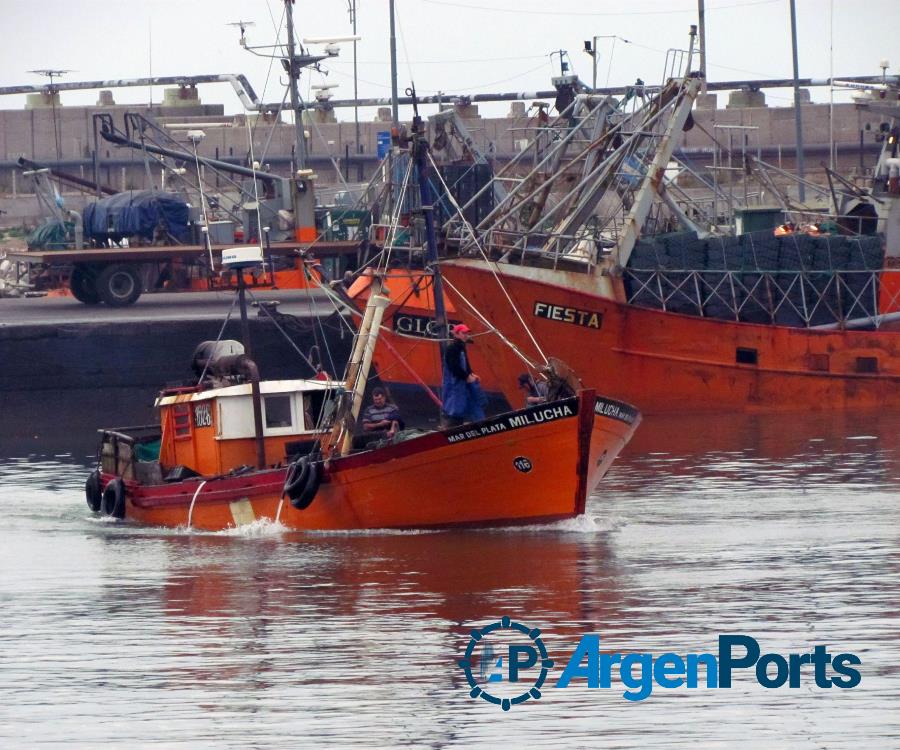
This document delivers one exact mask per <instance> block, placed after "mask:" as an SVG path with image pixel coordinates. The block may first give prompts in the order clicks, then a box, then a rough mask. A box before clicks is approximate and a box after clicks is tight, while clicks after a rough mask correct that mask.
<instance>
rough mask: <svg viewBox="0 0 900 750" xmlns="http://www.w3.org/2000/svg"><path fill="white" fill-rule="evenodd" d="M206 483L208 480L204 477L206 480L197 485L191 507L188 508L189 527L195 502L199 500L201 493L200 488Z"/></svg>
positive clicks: (189, 526)
mask: <svg viewBox="0 0 900 750" xmlns="http://www.w3.org/2000/svg"><path fill="white" fill-rule="evenodd" d="M205 484H206V480H205V479H204V480H203V481H202V482H200V484H199V485H198V486H197V491H196V492H194V496H193V497H192V498H191V505H190V507H189V508H188V519H187V525H188V528H191V517H192V516H193V515H194V503H195V502H197V495H199V494H200V490H202V489H203V485H205Z"/></svg>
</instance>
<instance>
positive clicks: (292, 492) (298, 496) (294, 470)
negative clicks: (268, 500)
mask: <svg viewBox="0 0 900 750" xmlns="http://www.w3.org/2000/svg"><path fill="white" fill-rule="evenodd" d="M321 483H322V467H321V464H320V463H318V462H317V461H313V460H311V459H310V457H309V456H301V457H300V458H298V459H297V460H296V461H294V463H292V464H291V465H290V467H289V468H288V471H287V475H286V476H285V478H284V490H283V491H282V495H287V496H288V497H289V498H290V499H291V505H293V506H294V507H295V508H296V509H297V510H306V509H307V508H308V507H309V506H310V503H312V501H313V498H315V496H316V493H317V492H318V491H319V485H320V484H321Z"/></svg>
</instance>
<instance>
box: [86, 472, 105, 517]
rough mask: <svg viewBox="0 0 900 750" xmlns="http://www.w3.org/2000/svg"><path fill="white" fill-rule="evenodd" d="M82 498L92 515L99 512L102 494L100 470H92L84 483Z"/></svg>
mask: <svg viewBox="0 0 900 750" xmlns="http://www.w3.org/2000/svg"><path fill="white" fill-rule="evenodd" d="M84 497H85V499H86V500H87V504H88V508H90V509H91V511H93V512H94V513H96V512H97V511H99V510H100V503H101V501H102V500H103V492H101V491H100V469H94V470H93V471H92V472H91V473H90V474H88V478H87V479H86V480H85V482H84Z"/></svg>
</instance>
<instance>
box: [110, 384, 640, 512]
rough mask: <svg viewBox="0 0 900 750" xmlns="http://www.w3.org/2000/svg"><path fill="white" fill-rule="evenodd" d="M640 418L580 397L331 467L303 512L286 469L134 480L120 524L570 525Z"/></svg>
mask: <svg viewBox="0 0 900 750" xmlns="http://www.w3.org/2000/svg"><path fill="white" fill-rule="evenodd" d="M173 405H174V402H173ZM205 420H206V418H205V416H203V417H202V420H201V421H205ZM639 421H640V416H639V414H638V412H637V410H635V409H634V408H633V407H631V406H629V405H628V404H624V403H621V402H617V401H612V400H610V399H605V398H598V397H596V396H595V394H594V392H593V391H582V392H581V393H580V394H579V395H578V396H576V397H572V398H569V399H564V400H562V401H556V402H553V403H548V404H541V405H537V406H532V407H529V408H527V409H522V410H519V411H515V412H510V413H506V414H502V415H499V416H496V417H492V418H489V419H485V420H483V421H481V422H477V423H471V424H467V425H463V426H461V427H455V428H450V429H445V430H441V431H438V432H431V433H426V434H423V435H421V436H419V437H414V438H412V439H409V440H406V441H404V442H400V443H396V444H393V445H387V446H385V447H381V448H375V449H372V450H364V451H362V452H359V453H355V454H350V455H348V456H343V457H340V458H335V459H332V460H331V461H329V462H326V464H325V465H324V468H323V472H322V478H321V484H320V486H319V488H318V491H317V492H316V494H315V497H314V499H313V501H312V502H311V504H310V505H309V506H308V507H307V508H305V509H304V510H298V509H297V508H295V507H294V506H293V505H292V504H291V502H290V501H289V500H288V499H287V498H286V497H285V496H284V495H283V490H284V484H285V478H286V474H287V471H288V469H287V466H285V465H281V466H276V467H274V468H271V469H265V470H260V471H250V472H246V473H243V474H241V473H237V474H233V475H225V476H221V475H212V476H209V475H207V476H197V477H193V478H190V479H186V480H183V481H180V482H173V483H165V482H160V483H155V484H147V483H145V482H140V481H138V480H137V479H136V478H134V474H133V473H132V475H131V477H132V478H127V477H126V480H125V482H124V494H125V506H124V516H125V518H128V519H131V520H135V521H138V522H141V523H148V524H154V525H162V526H191V527H195V528H200V529H208V530H220V529H226V528H231V527H235V526H241V525H245V524H247V523H251V522H253V521H255V520H258V519H268V520H272V521H278V522H280V523H281V524H283V525H284V526H286V527H288V528H291V529H310V530H312V529H378V528H433V527H447V526H489V525H497V524H504V525H506V524H521V523H535V522H545V521H553V520H559V519H564V518H572V517H574V516H577V515H579V514H582V513H584V509H585V502H586V498H587V495H588V493H589V492H590V491H591V490H592V489H593V488H594V487H595V486H596V485H597V483H598V482H599V481H600V479H601V478H602V477H603V476H604V475H605V473H606V472H607V471H608V470H609V467H610V465H611V464H612V461H613V460H614V458H615V457H616V456H617V455H618V453H619V451H620V450H621V449H622V447H624V445H625V444H626V443H627V442H628V440H629V439H630V437H631V435H632V434H633V433H634V430H635V429H636V428H637V425H638V423H639ZM268 450H270V448H269V446H268V445H267V451H268ZM161 458H162V456H161ZM277 459H280V460H281V461H282V462H284V460H285V456H284V455H283V454H282V455H278V456H276V455H274V451H273V455H270V456H269V460H270V461H271V460H277ZM109 468H111V466H110V464H109V463H108V462H107V463H105V464H104V470H103V472H102V474H101V483H102V484H101V486H102V487H103V488H105V491H106V492H109V491H111V490H110V488H111V487H114V486H115V485H114V484H113V483H114V481H115V480H116V476H117V473H113V472H110V471H108V469H109Z"/></svg>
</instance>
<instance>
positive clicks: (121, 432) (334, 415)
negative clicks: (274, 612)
mask: <svg viewBox="0 0 900 750" xmlns="http://www.w3.org/2000/svg"><path fill="white" fill-rule="evenodd" d="M416 128H417V129H416V130H414V145H416V144H421V143H422V140H421V138H420V136H419V135H418V134H420V133H421V129H420V128H421V123H420V121H419V120H418V117H417V118H416ZM418 165H419V168H420V169H423V155H422V153H421V152H419V154H418ZM426 185H427V180H425V179H422V180H421V181H420V188H421V189H422V190H423V195H422V197H423V200H422V204H423V206H428V205H430V204H429V201H428V200H427V197H428V196H427V188H426V187H425V186H426ZM425 221H426V223H427V224H429V225H430V214H429V213H428V211H427V209H426V210H425ZM430 239H432V240H433V235H430ZM429 249H430V252H436V249H435V247H434V244H433V242H429ZM261 258H262V252H261V248H260V250H259V252H258V253H256V252H251V251H250V250H248V249H246V248H239V249H235V250H234V251H229V252H228V253H227V254H226V253H223V265H227V266H228V267H230V268H233V269H235V270H238V271H239V273H238V295H239V300H240V303H241V304H240V310H241V318H242V322H244V324H245V325H244V329H245V334H244V335H245V340H246V328H247V326H246V304H245V300H244V289H245V285H246V282H245V280H244V274H243V269H244V268H248V267H251V266H253V265H254V264H255V263H256V264H258V263H259V262H260V260H261ZM433 281H434V282H435V284H436V290H437V293H436V303H437V308H438V310H437V314H438V316H439V317H441V318H444V319H445V318H446V313H445V311H444V310H443V309H442V308H441V302H442V300H443V295H442V294H441V293H440V274H439V273H438V274H435V275H434V276H433ZM381 287H382V285H381V282H380V281H377V282H376V284H375V286H373V287H372V288H371V289H370V290H369V291H370V294H369V295H368V299H367V303H366V307H365V311H364V314H363V317H362V322H361V324H360V327H359V330H358V333H357V335H356V339H355V342H354V346H353V353H352V355H351V358H350V362H349V364H348V366H347V377H346V380H345V381H344V382H342V383H338V382H335V381H328V380H321V381H319V380H311V381H310V380H297V381H273V382H265V381H261V380H260V378H259V373H258V371H257V368H256V366H255V364H254V363H253V361H252V360H251V359H250V358H249V357H248V356H247V355H245V354H244V352H243V349H242V347H241V346H240V345H238V344H237V342H207V343H205V344H204V345H201V346H200V347H199V348H198V351H197V352H196V353H195V358H194V370H195V372H196V373H198V375H199V378H198V380H197V382H196V384H195V385H192V386H187V387H184V388H179V389H175V390H168V391H163V393H162V394H161V395H160V397H159V398H158V399H157V401H156V406H157V407H158V408H159V410H160V426H159V428H158V429H153V428H142V429H132V430H129V429H118V430H104V431H103V437H102V441H101V448H100V457H99V466H98V467H97V469H95V471H94V472H93V473H92V474H91V475H90V476H89V478H88V480H87V483H86V487H85V490H86V495H87V501H88V505H89V506H90V507H91V509H92V510H94V511H99V512H101V513H103V514H105V515H109V516H113V517H115V518H127V519H132V520H135V521H139V522H142V523H149V524H156V525H162V526H188V527H197V528H202V529H208V530H220V529H226V528H230V527H234V526H241V525H246V524H248V523H252V522H253V521H255V520H257V519H268V520H271V521H277V522H279V523H281V524H283V525H284V526H286V527H288V528H291V529H303V530H319V529H341V530H346V529H376V528H433V527H447V526H487V525H499V524H503V525H506V524H522V523H533V522H537V521H550V520H557V519H564V518H571V517H574V516H577V515H580V514H582V513H584V510H585V503H586V499H587V495H588V493H589V492H591V491H592V490H593V489H594V487H595V486H596V485H597V483H598V482H599V481H600V479H601V478H602V477H603V476H604V474H605V473H606V472H607V471H608V469H609V467H610V465H611V463H612V461H613V460H614V459H615V457H616V456H617V455H618V453H619V451H620V450H621V449H622V447H623V446H624V445H625V444H626V443H627V442H628V440H629V438H630V437H631V435H632V434H633V432H634V430H635V429H636V427H637V425H638V422H639V421H640V416H639V414H638V412H637V410H636V409H634V407H632V406H630V405H628V404H625V403H623V402H620V401H616V400H610V399H607V398H604V397H598V396H597V395H596V392H595V391H594V390H592V389H584V388H581V387H580V383H579V382H578V381H577V379H576V378H575V377H574V376H573V375H572V374H571V373H570V371H568V369H567V368H564V366H562V365H561V363H554V362H550V363H549V367H548V370H547V375H548V377H549V389H548V392H547V396H546V401H545V402H544V403H536V404H534V405H532V406H528V407H526V408H525V409H521V410H518V411H512V412H507V413H503V414H500V415H497V416H492V417H489V418H485V419H478V420H476V421H472V422H468V423H463V424H461V425H459V426H453V427H449V428H446V429H440V430H434V431H430V432H424V433H420V432H401V433H399V434H396V435H392V436H391V437H390V438H389V439H387V440H381V441H373V439H372V438H371V437H367V436H365V435H359V433H358V429H357V427H356V423H357V418H358V416H359V410H360V406H361V403H362V399H363V394H364V392H365V388H366V383H367V380H368V374H369V371H370V368H371V363H372V357H373V354H374V350H375V344H376V341H377V338H378V335H379V332H380V328H381V322H382V319H383V316H384V311H385V308H387V307H388V306H389V305H390V299H389V298H388V297H387V296H385V295H383V294H381Z"/></svg>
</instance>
